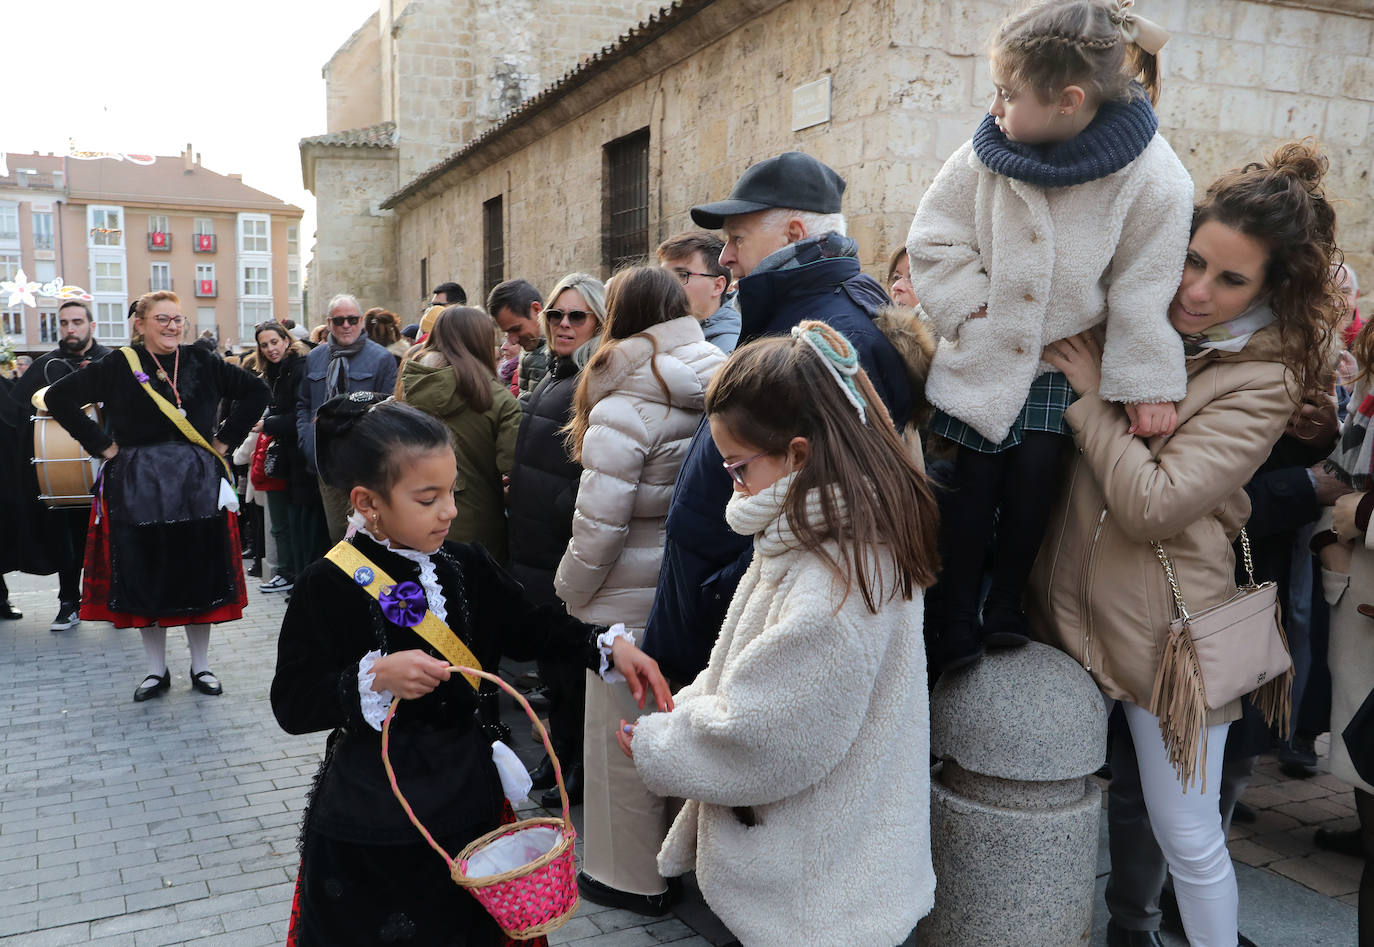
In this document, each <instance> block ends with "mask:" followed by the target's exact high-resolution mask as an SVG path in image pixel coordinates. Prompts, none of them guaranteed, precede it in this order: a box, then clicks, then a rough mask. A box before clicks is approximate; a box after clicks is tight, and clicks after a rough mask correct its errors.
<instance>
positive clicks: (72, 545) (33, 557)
mask: <svg viewBox="0 0 1374 947" xmlns="http://www.w3.org/2000/svg"><path fill="white" fill-rule="evenodd" d="M57 325H58V329H59V331H60V333H61V337H60V341H59V342H58V343H57V348H56V349H54V350H53V351H51V352H48V353H47V354H45V355H42V356H40V357H39V358H38V359H37V360H35V361H34V363H33V364H32V365H30V366H29V370H28V371H26V372H25V373H24V375H23V377H21V378H20V379H19V380H18V381H17V382H15V385H14V390H13V391H12V392H11V397H12V398H13V401H14V404H15V407H16V409H17V411H18V412H19V418H18V422H19V423H18V424H16V428H17V430H18V431H19V434H20V438H19V441H20V449H19V458H20V467H21V469H20V471H19V478H20V479H19V483H20V488H21V489H20V494H21V499H20V506H21V509H20V516H19V518H20V520H21V523H22V526H23V527H24V529H23V531H22V532H20V533H19V535H20V536H25V537H27V538H28V541H27V542H26V543H24V547H25V548H24V549H23V550H21V551H20V559H21V563H20V568H21V569H22V570H23V571H25V572H30V573H33V574H35V575H48V574H50V573H52V572H56V573H57V578H58V590H57V599H58V608H57V617H56V618H54V619H53V622H52V624H51V625H49V626H48V627H49V628H50V629H51V630H52V631H66V630H68V629H69V628H75V627H76V626H77V625H79V624H80V623H81V618H80V614H79V610H80V607H81V564H82V559H83V557H84V555H85V550H86V524H87V521H88V520H89V519H90V515H91V511H90V508H89V507H87V506H80V507H70V508H63V509H55V510H50V509H48V508H47V507H46V506H44V505H43V503H42V501H40V500H39V499H38V492H39V491H38V477H37V474H36V472H35V471H34V467H33V464H32V463H31V462H30V461H31V458H32V449H33V437H32V435H31V433H30V432H31V430H32V425H31V424H30V422H29V421H28V418H29V417H30V416H31V414H32V408H33V404H32V398H33V395H34V392H36V391H38V390H39V389H41V388H46V387H48V386H49V385H51V384H52V383H53V382H55V381H57V380H58V379H59V378H63V377H65V376H67V375H70V374H71V373H72V372H76V371H80V370H81V369H83V368H85V367H86V366H87V365H89V364H90V363H91V362H98V361H100V359H102V358H104V357H105V356H106V355H108V354H109V353H110V349H108V348H106V347H105V346H103V345H101V344H100V343H99V342H97V341H96V340H95V327H94V325H93V323H92V321H91V310H90V307H89V306H87V305H86V304H85V303H84V302H81V301H80V300H78V299H68V300H67V301H66V302H64V303H63V304H62V306H61V307H60V308H59V309H58V310H57Z"/></svg>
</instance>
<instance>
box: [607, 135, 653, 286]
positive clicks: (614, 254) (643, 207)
mask: <svg viewBox="0 0 1374 947" xmlns="http://www.w3.org/2000/svg"><path fill="white" fill-rule="evenodd" d="M604 167H605V169H606V171H605V177H604V184H603V188H602V207H603V208H604V210H603V214H602V231H601V232H602V234H603V236H602V240H601V246H602V250H601V258H602V259H601V262H602V263H603V264H604V265H605V267H606V269H607V270H608V271H610V272H614V271H615V270H617V269H619V268H620V267H622V266H625V265H627V264H632V263H637V262H639V261H640V260H641V259H643V257H644V256H645V255H647V254H648V252H649V130H648V129H647V128H645V129H641V130H640V131H637V132H635V133H634V134H633V135H627V136H626V137H624V138H621V139H618V140H616V141H613V142H611V143H610V144H608V145H607V146H606V149H605V163H604Z"/></svg>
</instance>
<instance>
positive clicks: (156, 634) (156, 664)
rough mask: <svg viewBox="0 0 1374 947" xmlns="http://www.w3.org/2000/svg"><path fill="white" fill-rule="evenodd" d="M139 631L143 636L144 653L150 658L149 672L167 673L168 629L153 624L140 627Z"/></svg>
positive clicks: (155, 675) (160, 674) (154, 674)
mask: <svg viewBox="0 0 1374 947" xmlns="http://www.w3.org/2000/svg"><path fill="white" fill-rule="evenodd" d="M139 633H140V634H141V635H142V636H143V654H144V656H145V657H147V659H148V674H149V676H151V677H161V676H162V675H164V674H166V673H167V629H166V628H163V627H162V626H161V625H153V626H152V627H151V628H141V629H139Z"/></svg>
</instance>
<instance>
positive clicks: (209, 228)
mask: <svg viewBox="0 0 1374 947" xmlns="http://www.w3.org/2000/svg"><path fill="white" fill-rule="evenodd" d="M191 233H193V234H195V235H196V236H197V237H199V236H200V235H201V234H209V235H210V236H214V234H215V222H214V221H213V220H211V219H210V218H209V217H197V218H196V222H195V223H194V224H192V225H191Z"/></svg>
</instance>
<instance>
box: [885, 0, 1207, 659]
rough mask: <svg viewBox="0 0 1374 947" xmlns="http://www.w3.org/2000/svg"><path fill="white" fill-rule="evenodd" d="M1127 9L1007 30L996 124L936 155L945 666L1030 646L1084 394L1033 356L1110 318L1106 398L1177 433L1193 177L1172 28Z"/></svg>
mask: <svg viewBox="0 0 1374 947" xmlns="http://www.w3.org/2000/svg"><path fill="white" fill-rule="evenodd" d="M1130 8H1131V0H1068V2H1065V0H1047V2H1042V3H1038V4H1035V5H1033V6H1031V7H1030V8H1028V9H1027V10H1025V11H1023V12H1020V13H1017V14H1015V15H1013V16H1011V17H1010V18H1009V19H1007V20H1006V21H1005V22H1004V23H1003V24H1002V25H1001V27H1000V28H999V29H998V31H997V33H996V35H995V36H994V38H993V41H992V46H991V50H990V66H991V72H992V77H993V81H994V82H995V83H996V87H995V90H994V95H993V100H992V104H991V106H990V107H989V110H988V112H989V114H988V115H987V116H986V117H985V118H984V119H983V122H982V124H981V125H980V126H979V127H978V130H977V131H976V132H975V133H974V136H973V139H972V141H970V142H969V143H967V144H965V145H964V146H963V147H961V148H959V149H958V150H957V151H956V152H955V153H954V155H953V156H952V157H951V158H950V159H949V160H948V161H947V162H946V163H945V166H944V167H943V168H942V169H941V171H940V173H939V175H938V176H937V177H936V179H935V182H934V184H933V185H932V186H931V188H930V190H929V191H927V192H926V194H925V196H924V197H923V198H922V200H921V205H920V208H919V209H918V210H917V212H916V217H915V219H914V220H913V221H912V224H911V231H910V233H909V234H908V236H907V250H908V254H909V262H910V269H911V283H912V286H913V287H914V290H915V295H916V298H918V299H920V301H921V305H922V307H923V308H924V309H925V312H926V313H927V314H928V315H929V316H930V319H931V322H932V325H933V327H934V328H935V330H936V332H937V333H938V334H939V335H940V336H941V337H942V339H943V341H942V342H941V343H940V348H939V350H938V351H937V353H936V355H935V361H934V364H933V365H932V366H931V370H930V378H929V380H928V382H927V387H926V394H927V397H928V398H929V400H930V402H931V403H932V404H934V405H935V407H936V408H937V409H938V410H937V412H936V415H935V417H934V419H933V420H932V422H931V424H930V432H931V433H932V434H934V435H937V436H938V437H939V438H943V439H944V440H945V441H947V442H949V443H951V444H952V445H953V448H954V451H955V457H954V473H953V477H952V479H951V481H950V484H949V486H950V489H949V490H948V491H943V492H942V493H941V495H940V496H941V532H940V537H941V545H940V552H941V559H942V561H943V569H942V572H941V575H940V582H939V584H938V585H937V586H936V587H935V588H934V589H932V590H931V594H930V596H929V600H930V609H929V615H928V619H927V625H926V628H927V635H928V641H929V642H930V650H931V662H932V664H933V665H934V666H935V668H936V669H937V670H948V669H950V668H954V667H959V666H961V665H964V664H967V663H969V662H971V661H974V660H977V658H978V657H979V655H980V654H981V653H982V649H983V647H984V646H987V647H1015V646H1018V645H1021V644H1024V643H1025V641H1026V640H1027V638H1026V635H1027V626H1026V618H1025V614H1024V612H1023V610H1022V607H1023V598H1024V592H1025V585H1026V578H1027V576H1028V575H1029V574H1030V569H1031V564H1032V563H1033V562H1034V561H1035V554H1036V550H1037V549H1039V547H1040V540H1041V538H1042V536H1043V535H1044V530H1045V516H1046V514H1047V512H1048V510H1049V507H1050V504H1051V503H1052V502H1053V499H1054V493H1055V491H1056V490H1058V489H1059V485H1060V474H1061V472H1062V467H1063V463H1064V460H1065V458H1066V456H1067V454H1068V446H1069V440H1068V438H1067V437H1066V436H1065V435H1067V434H1068V431H1067V429H1066V428H1065V427H1064V423H1063V416H1064V409H1065V408H1066V407H1067V406H1068V405H1069V404H1070V403H1071V402H1072V400H1073V392H1072V391H1071V390H1070V388H1069V385H1068V383H1067V382H1065V380H1064V377H1063V375H1062V374H1060V373H1058V372H1054V371H1049V370H1048V369H1047V366H1045V365H1044V364H1043V362H1042V360H1041V358H1040V350H1041V349H1042V348H1043V347H1044V346H1045V345H1047V344H1048V343H1050V342H1053V341H1055V340H1056V339H1061V338H1065V337H1067V336H1071V335H1074V334H1076V333H1079V332H1082V331H1083V330H1085V329H1088V328H1091V327H1094V326H1099V325H1105V326H1106V332H1107V342H1106V353H1105V357H1104V360H1103V364H1102V375H1103V382H1102V396H1103V397H1104V398H1106V399H1108V400H1109V401H1113V402H1117V403H1122V404H1124V405H1125V406H1126V410H1127V412H1128V413H1129V414H1130V416H1131V420H1132V423H1133V424H1134V432H1135V433H1136V434H1139V435H1141V436H1149V435H1154V434H1167V433H1168V432H1169V431H1170V430H1171V429H1172V426H1173V418H1174V407H1173V402H1175V401H1177V400H1178V399H1179V398H1181V397H1182V396H1183V392H1184V386H1185V380H1186V379H1185V375H1184V369H1183V351H1182V346H1181V345H1180V343H1179V340H1178V334H1177V333H1176V332H1174V331H1173V330H1172V329H1170V327H1169V323H1168V316H1167V310H1168V306H1169V299H1170V297H1171V296H1172V295H1173V293H1174V290H1175V289H1176V288H1177V286H1178V273H1179V269H1180V266H1181V262H1182V260H1183V251H1184V248H1185V246H1186V245H1187V242H1188V217H1189V213H1190V211H1191V208H1192V202H1193V182H1192V179H1191V178H1189V176H1188V172H1187V171H1186V170H1184V168H1183V165H1182V164H1181V163H1180V162H1179V160H1178V158H1177V157H1176V156H1175V154H1174V152H1173V149H1171V148H1170V147H1169V143H1168V142H1167V141H1165V140H1164V138H1163V137H1162V136H1160V135H1159V134H1158V132H1157V126H1158V120H1157V119H1156V117H1155V112H1154V108H1153V107H1152V103H1153V102H1154V100H1155V99H1156V98H1157V96H1158V86H1159V81H1158V73H1157V67H1158V64H1157V60H1156V58H1155V57H1156V54H1157V53H1158V52H1159V49H1160V47H1161V46H1162V45H1163V43H1164V41H1165V40H1166V39H1167V38H1168V34H1167V33H1164V31H1163V30H1161V29H1160V28H1159V27H1158V26H1155V25H1154V24H1152V23H1150V22H1148V21H1146V20H1144V19H1141V18H1139V17H1137V16H1136V15H1135V14H1134V13H1133V12H1132V11H1131V9H1130ZM1137 79H1139V81H1136V80H1137ZM932 450H935V447H934V445H932ZM994 524H995V526H994ZM994 533H995V539H994ZM989 548H991V549H992V550H993V553H992V561H991V574H992V583H991V587H990V589H989V591H988V593H987V599H986V602H985V603H984V604H983V605H982V607H981V610H980V604H979V597H980V592H981V590H982V584H983V575H984V566H985V564H986V563H987V559H988V550H989Z"/></svg>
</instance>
